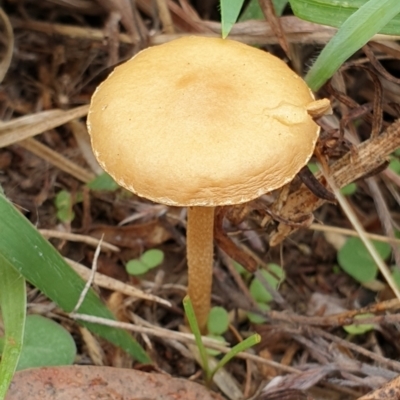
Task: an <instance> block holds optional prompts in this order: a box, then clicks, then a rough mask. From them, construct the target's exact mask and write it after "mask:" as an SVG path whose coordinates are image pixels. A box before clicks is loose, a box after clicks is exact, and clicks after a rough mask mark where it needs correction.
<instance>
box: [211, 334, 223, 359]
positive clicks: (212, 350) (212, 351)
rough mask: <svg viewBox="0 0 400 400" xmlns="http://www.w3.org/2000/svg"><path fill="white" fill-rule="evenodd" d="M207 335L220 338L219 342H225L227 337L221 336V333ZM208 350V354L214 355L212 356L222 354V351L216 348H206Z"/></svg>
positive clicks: (216, 338)
mask: <svg viewBox="0 0 400 400" xmlns="http://www.w3.org/2000/svg"><path fill="white" fill-rule="evenodd" d="M207 337H209V338H211V339H215V340H218V341H219V342H221V344H223V343H224V342H225V338H224V337H223V336H220V335H212V334H209V335H207ZM206 352H207V354H208V355H209V356H212V357H216V356H219V355H220V354H221V352H220V351H218V350H214V349H206Z"/></svg>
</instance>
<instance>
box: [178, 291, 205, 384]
mask: <svg viewBox="0 0 400 400" xmlns="http://www.w3.org/2000/svg"><path fill="white" fill-rule="evenodd" d="M183 308H184V310H185V315H186V318H187V320H188V322H189V326H190V329H191V331H192V333H193V335H194V337H195V340H196V345H197V348H198V349H199V353H200V358H201V363H202V364H203V365H202V367H203V371H204V372H205V374H206V382H210V380H211V371H210V368H209V366H208V355H207V351H206V348H205V347H204V344H203V341H202V340H201V333H200V329H199V325H198V324H197V319H196V315H195V313H194V309H193V305H192V302H191V301H190V298H189V296H185V297H184V299H183Z"/></svg>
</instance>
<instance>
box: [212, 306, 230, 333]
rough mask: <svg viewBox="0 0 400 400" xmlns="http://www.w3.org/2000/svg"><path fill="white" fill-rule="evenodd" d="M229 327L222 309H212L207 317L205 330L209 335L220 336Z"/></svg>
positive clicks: (226, 314)
mask: <svg viewBox="0 0 400 400" xmlns="http://www.w3.org/2000/svg"><path fill="white" fill-rule="evenodd" d="M228 326H229V315H228V313H227V311H226V310H225V308H223V307H213V308H212V309H211V311H210V313H209V315H208V321H207V329H208V332H210V334H213V335H222V334H224V333H225V332H226V330H227V329H228Z"/></svg>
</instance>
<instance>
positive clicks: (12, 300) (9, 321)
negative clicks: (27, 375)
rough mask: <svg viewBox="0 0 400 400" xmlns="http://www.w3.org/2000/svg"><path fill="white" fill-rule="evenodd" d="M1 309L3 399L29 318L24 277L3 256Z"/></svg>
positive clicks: (0, 383) (0, 380)
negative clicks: (26, 317)
mask: <svg viewBox="0 0 400 400" xmlns="http://www.w3.org/2000/svg"><path fill="white" fill-rule="evenodd" d="M0 308H1V314H2V318H3V322H4V338H3V340H2V349H1V353H2V357H1V363H0V399H1V400H2V399H4V398H5V396H6V393H7V390H8V387H9V386H10V383H11V380H12V377H13V375H14V372H15V370H16V368H17V365H18V360H19V356H20V354H21V350H22V342H23V337H24V327H25V316H26V291H25V280H24V278H23V277H22V276H21V275H20V274H19V273H18V272H17V271H16V270H15V269H14V268H13V267H12V265H10V263H9V262H7V260H6V259H5V258H4V257H2V256H1V255H0Z"/></svg>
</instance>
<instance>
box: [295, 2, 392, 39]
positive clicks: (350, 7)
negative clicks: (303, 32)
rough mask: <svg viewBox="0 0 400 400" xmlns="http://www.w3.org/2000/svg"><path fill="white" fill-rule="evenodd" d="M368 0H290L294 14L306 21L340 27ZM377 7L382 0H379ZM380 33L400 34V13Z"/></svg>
mask: <svg viewBox="0 0 400 400" xmlns="http://www.w3.org/2000/svg"><path fill="white" fill-rule="evenodd" d="M367 1H368V0H352V1H347V0H290V4H291V6H292V10H293V12H294V14H295V15H296V16H297V17H299V18H301V19H304V20H306V21H310V22H315V23H317V24H321V25H328V26H333V27H335V28H339V27H340V26H341V25H342V24H343V23H344V22H345V21H346V20H347V18H349V17H350V15H352V14H353V13H355V12H356V11H357V10H358V9H359V8H360V7H362V6H363V5H365V3H367ZM376 4H377V8H378V7H379V5H380V2H377V3H376ZM379 33H384V34H387V35H400V15H396V16H395V17H394V18H393V19H392V20H391V21H389V22H388V24H387V25H385V26H384V27H383V28H381V29H380V30H379Z"/></svg>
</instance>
